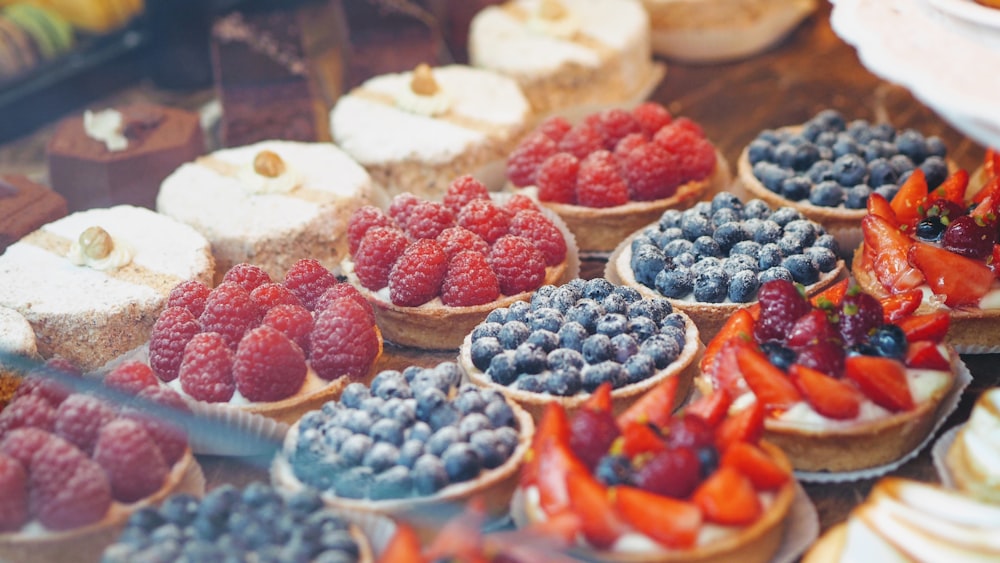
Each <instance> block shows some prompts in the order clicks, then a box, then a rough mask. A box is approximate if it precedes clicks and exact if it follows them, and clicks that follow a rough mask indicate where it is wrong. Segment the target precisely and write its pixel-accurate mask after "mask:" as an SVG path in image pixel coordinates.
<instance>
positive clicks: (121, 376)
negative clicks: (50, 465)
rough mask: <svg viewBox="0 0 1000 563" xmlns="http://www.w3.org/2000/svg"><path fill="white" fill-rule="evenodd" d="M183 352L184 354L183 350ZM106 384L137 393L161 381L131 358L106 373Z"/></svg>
mask: <svg viewBox="0 0 1000 563" xmlns="http://www.w3.org/2000/svg"><path fill="white" fill-rule="evenodd" d="M181 353H182V354H183V350H182V351H181ZM104 384H105V385H107V386H108V387H111V388H113V389H118V390H119V391H122V392H123V393H128V394H129V395H137V394H139V391H142V390H143V389H145V388H146V387H151V386H155V385H159V384H160V382H159V380H158V379H157V378H156V374H155V373H153V369H152V368H150V367H149V366H147V365H146V364H144V363H142V362H138V361H135V360H129V361H126V362H122V363H121V364H119V365H118V366H117V367H115V369H113V370H111V372H109V373H108V375H105V376H104ZM78 445H79V444H78Z"/></svg>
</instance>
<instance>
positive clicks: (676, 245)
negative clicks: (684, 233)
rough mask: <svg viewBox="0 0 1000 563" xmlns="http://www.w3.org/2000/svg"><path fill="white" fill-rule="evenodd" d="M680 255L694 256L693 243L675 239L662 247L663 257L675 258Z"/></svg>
mask: <svg viewBox="0 0 1000 563" xmlns="http://www.w3.org/2000/svg"><path fill="white" fill-rule="evenodd" d="M681 254H692V255H693V254H694V243H693V242H691V241H689V240H687V239H683V238H679V239H675V240H672V241H670V242H668V243H667V244H666V246H664V247H663V255H664V256H667V257H668V258H675V257H677V256H680V255H681Z"/></svg>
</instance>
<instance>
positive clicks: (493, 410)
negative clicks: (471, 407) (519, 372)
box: [484, 396, 514, 428]
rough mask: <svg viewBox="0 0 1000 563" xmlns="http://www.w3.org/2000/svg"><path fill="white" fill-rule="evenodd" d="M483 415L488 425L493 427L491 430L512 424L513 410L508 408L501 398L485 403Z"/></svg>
mask: <svg viewBox="0 0 1000 563" xmlns="http://www.w3.org/2000/svg"><path fill="white" fill-rule="evenodd" d="M484 414H485V415H486V418H488V419H490V424H492V425H493V428H500V427H503V426H510V425H512V424H514V409H512V408H510V405H508V404H507V401H506V400H504V398H503V396H500V398H499V399H497V400H493V401H490V402H489V403H487V405H486V411H485V412H484Z"/></svg>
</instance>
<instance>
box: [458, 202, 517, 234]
mask: <svg viewBox="0 0 1000 563" xmlns="http://www.w3.org/2000/svg"><path fill="white" fill-rule="evenodd" d="M458 224H459V225H461V226H462V227H465V228H466V229H469V230H470V231H472V232H474V233H476V234H477V235H479V236H481V237H482V238H483V240H485V241H486V243H487V244H493V243H494V242H496V240H497V239H498V238H500V237H502V236H503V235H505V234H507V230H508V229H509V228H510V213H507V211H505V210H504V209H502V208H501V207H499V206H497V205H496V204H495V203H493V202H492V201H484V200H478V199H477V200H475V201H472V202H469V204H468V205H466V206H465V207H464V208H462V212H461V213H459V214H458Z"/></svg>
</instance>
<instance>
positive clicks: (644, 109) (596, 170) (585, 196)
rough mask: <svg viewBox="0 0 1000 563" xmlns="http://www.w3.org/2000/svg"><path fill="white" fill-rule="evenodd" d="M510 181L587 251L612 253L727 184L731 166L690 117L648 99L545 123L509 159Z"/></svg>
mask: <svg viewBox="0 0 1000 563" xmlns="http://www.w3.org/2000/svg"><path fill="white" fill-rule="evenodd" d="M507 179H508V180H509V181H510V183H511V184H512V185H513V186H514V187H516V188H529V187H530V190H527V189H526V190H525V191H526V192H527V193H530V194H532V195H533V196H535V197H536V198H537V199H538V200H539V201H541V202H542V204H543V205H544V206H546V207H548V208H549V209H551V210H553V211H555V212H556V213H557V214H558V215H559V216H560V217H562V219H563V221H565V222H566V225H567V226H569V229H570V231H572V232H573V234H574V236H576V239H577V245H578V246H579V247H580V249H581V250H582V251H596V252H601V251H603V252H608V251H611V250H613V249H614V248H615V246H617V245H618V243H619V242H621V241H622V239H624V238H625V237H627V236H628V235H630V234H631V233H633V232H635V231H636V230H638V229H640V228H642V227H644V226H646V225H648V224H650V223H652V222H653V221H656V219H657V217H659V216H660V215H661V214H662V213H663V212H664V210H666V209H685V208H687V207H689V206H691V205H692V204H693V203H694V202H695V201H697V200H699V199H701V198H702V197H703V196H704V195H705V194H706V193H708V192H710V191H718V190H721V189H723V188H725V187H726V186H728V185H729V182H730V175H729V166H728V165H727V164H726V161H725V159H724V158H722V156H721V155H719V154H718V153H717V152H716V150H715V147H714V146H712V144H711V143H710V142H709V141H708V140H707V139H706V138H705V134H704V132H703V131H702V129H701V127H700V126H699V125H698V124H696V123H695V122H693V121H691V120H690V119H687V118H683V117H681V118H677V119H674V118H673V116H671V115H670V112H668V111H667V109H666V108H664V107H663V106H661V105H659V104H655V103H652V102H647V103H643V104H640V105H639V106H637V107H636V108H635V109H633V110H632V111H631V112H629V111H625V110H621V109H611V110H605V111H602V112H599V113H595V114H591V115H589V116H588V117H587V118H586V119H584V120H582V121H581V122H580V123H577V124H576V125H570V123H569V122H568V121H566V120H565V119H563V118H561V117H551V118H549V119H547V120H546V121H544V122H542V124H541V125H539V126H538V128H537V129H535V131H534V132H532V133H531V134H530V135H528V136H527V137H525V138H524V139H523V140H522V141H521V143H520V144H519V145H518V146H517V148H516V149H514V152H512V153H511V155H510V157H509V158H508V159H507Z"/></svg>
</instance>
